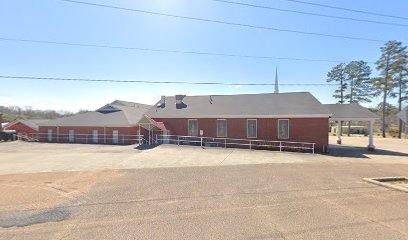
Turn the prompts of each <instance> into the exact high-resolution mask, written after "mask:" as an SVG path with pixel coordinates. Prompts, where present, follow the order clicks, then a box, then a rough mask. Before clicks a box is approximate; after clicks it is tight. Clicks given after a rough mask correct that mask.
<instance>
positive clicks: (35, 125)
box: [5, 119, 50, 131]
mask: <svg viewBox="0 0 408 240" xmlns="http://www.w3.org/2000/svg"><path fill="white" fill-rule="evenodd" d="M48 121H50V120H48V119H27V120H16V121H14V122H11V123H9V124H7V125H6V126H5V127H6V128H8V127H11V126H13V125H14V124H17V123H19V122H20V123H22V124H24V125H26V126H28V127H30V128H31V129H34V130H36V131H38V127H39V126H40V125H41V124H44V123H46V122H48Z"/></svg>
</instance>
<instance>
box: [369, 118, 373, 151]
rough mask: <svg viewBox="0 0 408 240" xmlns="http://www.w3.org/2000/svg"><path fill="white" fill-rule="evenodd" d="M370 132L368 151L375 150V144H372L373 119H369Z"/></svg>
mask: <svg viewBox="0 0 408 240" xmlns="http://www.w3.org/2000/svg"><path fill="white" fill-rule="evenodd" d="M369 131H370V133H369V136H368V151H374V150H375V146H374V136H373V135H374V134H373V132H374V120H371V121H370V129H369Z"/></svg>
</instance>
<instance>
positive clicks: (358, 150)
mask: <svg viewBox="0 0 408 240" xmlns="http://www.w3.org/2000/svg"><path fill="white" fill-rule="evenodd" d="M328 155H329V156H332V157H352V158H370V157H369V156H367V155H377V156H398V157H408V153H403V152H395V151H389V150H383V149H376V150H374V151H368V148H367V147H355V146H344V145H334V144H330V152H329V154H328Z"/></svg>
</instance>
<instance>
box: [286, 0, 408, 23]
mask: <svg viewBox="0 0 408 240" xmlns="http://www.w3.org/2000/svg"><path fill="white" fill-rule="evenodd" d="M285 1H288V2H295V3H300V4H306V5H312V6H318V7H323V8H331V9H337V10H343V11H348V12H355V13H363V14H368V15H373V16H381V17H388V18H396V19H403V20H408V17H402V16H396V15H391V14H385V13H378V12H369V11H364V10H358V9H351V8H345V7H337V6H332V5H326V4H321V3H313V2H306V1H301V0H285Z"/></svg>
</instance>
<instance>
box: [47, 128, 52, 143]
mask: <svg viewBox="0 0 408 240" xmlns="http://www.w3.org/2000/svg"><path fill="white" fill-rule="evenodd" d="M52 134H53V133H52V129H48V130H47V141H48V142H52Z"/></svg>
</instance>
